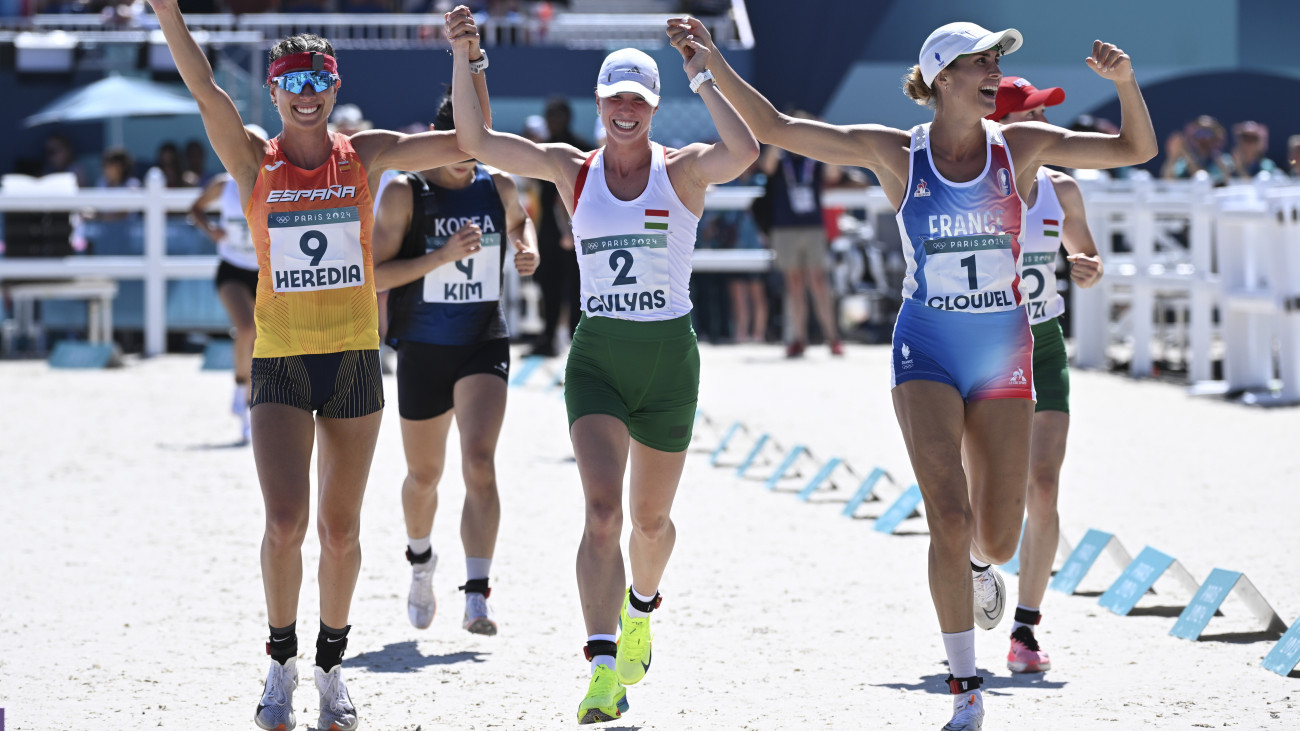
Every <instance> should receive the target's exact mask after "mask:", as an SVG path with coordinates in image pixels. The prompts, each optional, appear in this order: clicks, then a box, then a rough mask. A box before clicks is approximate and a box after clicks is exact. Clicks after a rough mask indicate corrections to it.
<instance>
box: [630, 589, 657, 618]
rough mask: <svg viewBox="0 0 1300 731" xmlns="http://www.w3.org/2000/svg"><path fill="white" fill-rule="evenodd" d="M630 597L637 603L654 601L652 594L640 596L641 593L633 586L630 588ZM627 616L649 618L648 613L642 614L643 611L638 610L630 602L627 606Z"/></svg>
mask: <svg viewBox="0 0 1300 731" xmlns="http://www.w3.org/2000/svg"><path fill="white" fill-rule="evenodd" d="M632 596H633V597H634V598H635V599H636V600H637V601H639V602H652V601H654V598H655V595H654V593H651V594H650V596H646V595H644V594H642V593H641V592H639V591H637V590H636V587H635V586H633V587H632ZM627 616H629V617H649V616H650V613H649V612H643V611H641V610H640V609H637V608H636V605H635V604H632V603H631V602H629V603H628V605H627Z"/></svg>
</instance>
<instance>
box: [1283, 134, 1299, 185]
mask: <svg viewBox="0 0 1300 731" xmlns="http://www.w3.org/2000/svg"><path fill="white" fill-rule="evenodd" d="M1286 149H1287V155H1286V156H1287V160H1288V161H1289V162H1290V163H1291V177H1293V178H1300V135H1291V137H1290V138H1289V139H1288V140H1287V141H1286Z"/></svg>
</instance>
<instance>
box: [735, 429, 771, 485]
mask: <svg viewBox="0 0 1300 731" xmlns="http://www.w3.org/2000/svg"><path fill="white" fill-rule="evenodd" d="M768 439H771V437H770V436H768V435H767V434H762V435H759V437H758V441H757V442H755V443H754V448H753V449H751V450H749V454H747V455H745V459H744V460H742V461H741V463H740V464H739V465H738V466H737V467H736V477H740V476H742V475H744V474H745V470H747V469H749V466H750V465H751V464H753V463H754V460H755V459H758V454H759V452H762V451H763V447H765V446H767V440H768Z"/></svg>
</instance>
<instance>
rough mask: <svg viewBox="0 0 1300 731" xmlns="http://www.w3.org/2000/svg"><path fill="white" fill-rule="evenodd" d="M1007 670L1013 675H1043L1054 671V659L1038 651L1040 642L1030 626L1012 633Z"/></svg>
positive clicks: (1019, 628)
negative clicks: (1035, 637) (1042, 673)
mask: <svg viewBox="0 0 1300 731" xmlns="http://www.w3.org/2000/svg"><path fill="white" fill-rule="evenodd" d="M1007 669H1009V670H1010V671H1011V672H1013V673H1041V672H1046V671H1048V670H1051V669H1052V658H1050V657H1048V656H1047V653H1046V652H1043V651H1042V650H1040V649H1038V640H1036V639H1034V631H1033V630H1032V629H1030V628H1029V625H1025V626H1023V627H1018V628H1016V631H1015V632H1012V633H1011V650H1010V651H1009V652H1007Z"/></svg>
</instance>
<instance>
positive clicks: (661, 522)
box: [632, 512, 673, 542]
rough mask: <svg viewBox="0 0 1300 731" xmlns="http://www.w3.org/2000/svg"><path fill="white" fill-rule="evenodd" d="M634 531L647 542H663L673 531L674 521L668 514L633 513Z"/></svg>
mask: <svg viewBox="0 0 1300 731" xmlns="http://www.w3.org/2000/svg"><path fill="white" fill-rule="evenodd" d="M632 529H633V530H635V531H636V532H637V535H639V536H641V537H642V538H644V539H645V540H647V541H651V542H655V541H659V540H662V539H663V538H664V537H665V536H667V535H668V534H669V532H670V531H672V529H673V521H672V520H671V519H670V518H669V517H668V514H667V513H660V512H655V513H650V514H647V513H644V512H641V513H633V515H632Z"/></svg>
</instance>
